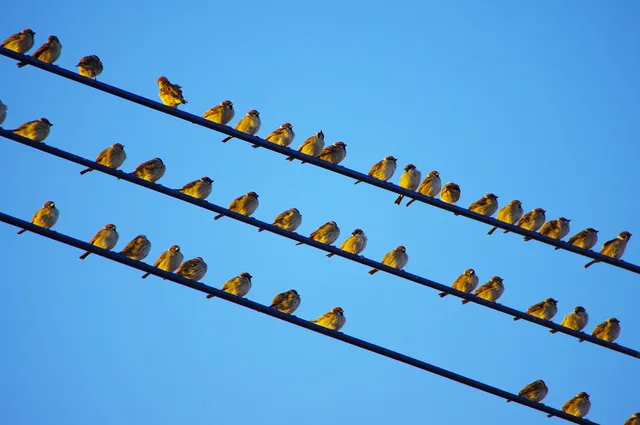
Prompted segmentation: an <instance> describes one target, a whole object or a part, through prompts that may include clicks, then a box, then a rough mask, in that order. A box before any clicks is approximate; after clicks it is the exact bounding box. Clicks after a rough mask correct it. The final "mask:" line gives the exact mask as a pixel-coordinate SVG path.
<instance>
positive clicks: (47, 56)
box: [18, 35, 62, 68]
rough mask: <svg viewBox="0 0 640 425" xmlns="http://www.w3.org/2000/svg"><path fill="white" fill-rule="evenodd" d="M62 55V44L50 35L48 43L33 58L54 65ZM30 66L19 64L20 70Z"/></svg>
mask: <svg viewBox="0 0 640 425" xmlns="http://www.w3.org/2000/svg"><path fill="white" fill-rule="evenodd" d="M61 54H62V44H61V43H60V40H58V37H56V36H55V35H50V36H49V38H48V40H47V42H46V43H44V44H43V45H42V46H40V47H39V48H38V50H36V51H35V52H33V54H32V55H31V57H33V58H35V59H38V60H40V61H42V62H46V63H50V64H53V63H54V62H55V61H57V60H58V58H59V57H60V55H61ZM26 65H28V63H26V62H18V68H22V67H23V66H26Z"/></svg>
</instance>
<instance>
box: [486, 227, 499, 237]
mask: <svg viewBox="0 0 640 425" xmlns="http://www.w3.org/2000/svg"><path fill="white" fill-rule="evenodd" d="M496 229H497V227H496V226H494V227H493V229H491V230H489V233H487V235H493V232H495V231H496Z"/></svg>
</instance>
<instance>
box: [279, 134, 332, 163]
mask: <svg viewBox="0 0 640 425" xmlns="http://www.w3.org/2000/svg"><path fill="white" fill-rule="evenodd" d="M322 149H324V133H323V132H322V130H320V131H318V132H317V133H316V134H314V135H313V136H311V137H309V138H308V139H307V140H305V141H304V142H302V144H301V145H300V147H299V148H298V152H301V153H304V154H307V155H310V156H318V155H320V152H322ZM286 160H287V161H293V160H294V158H293V157H292V156H289V157H287V158H286ZM302 163H303V164H304V161H302Z"/></svg>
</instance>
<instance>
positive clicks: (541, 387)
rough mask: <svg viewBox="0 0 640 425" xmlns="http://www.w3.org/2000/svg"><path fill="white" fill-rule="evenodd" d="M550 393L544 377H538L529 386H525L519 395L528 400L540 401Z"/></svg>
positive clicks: (508, 401)
mask: <svg viewBox="0 0 640 425" xmlns="http://www.w3.org/2000/svg"><path fill="white" fill-rule="evenodd" d="M547 393H549V388H547V384H545V383H544V381H543V380H542V379H538V380H537V381H534V382H532V383H530V384H528V385H527V386H525V387H524V388H523V389H522V390H520V392H519V393H518V395H519V396H520V397H524V398H526V399H528V400H531V401H535V402H536V403H540V402H541V401H542V400H544V398H545V397H546V396H547ZM511 401H513V400H507V403H510V402H511Z"/></svg>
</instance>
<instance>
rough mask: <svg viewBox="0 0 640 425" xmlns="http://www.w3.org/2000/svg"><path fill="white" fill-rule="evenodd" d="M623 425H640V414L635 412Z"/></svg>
mask: <svg viewBox="0 0 640 425" xmlns="http://www.w3.org/2000/svg"><path fill="white" fill-rule="evenodd" d="M624 425H640V412H636V413H634V414H633V415H631V417H630V418H629V419H627V421H626V422H625V423H624Z"/></svg>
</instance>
